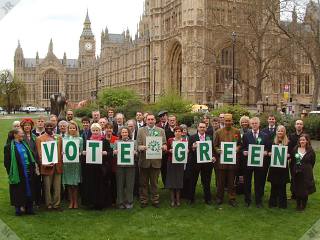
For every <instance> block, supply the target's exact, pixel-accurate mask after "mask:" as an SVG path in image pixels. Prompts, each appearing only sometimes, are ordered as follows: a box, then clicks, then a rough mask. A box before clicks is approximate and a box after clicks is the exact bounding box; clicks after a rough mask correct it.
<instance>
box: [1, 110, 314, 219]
mask: <svg viewBox="0 0 320 240" xmlns="http://www.w3.org/2000/svg"><path fill="white" fill-rule="evenodd" d="M156 117H158V119H159V121H158V122H156ZM81 125H82V126H81V127H79V126H78V123H77V122H76V121H75V119H74V115H73V111H72V110H68V111H67V112H66V118H65V119H64V120H58V118H57V116H55V115H50V117H49V119H48V118H47V117H44V116H40V117H38V118H37V119H35V120H33V119H31V118H25V119H22V120H21V122H19V121H15V122H13V124H12V130H11V131H10V132H9V134H8V139H7V143H6V145H5V147H4V166H5V168H6V170H7V173H8V178H9V191H10V201H11V205H12V206H14V207H15V214H16V215H17V216H21V215H22V214H34V212H35V211H34V208H35V207H36V208H39V207H40V206H41V205H44V206H45V208H46V209H47V210H56V211H61V210H62V208H61V200H63V199H66V201H68V203H69V206H68V208H69V209H77V208H79V205H80V203H81V205H83V206H86V207H88V208H90V209H91V208H92V209H96V210H101V209H104V208H108V207H112V206H114V207H117V208H119V209H131V208H133V207H134V198H135V197H137V199H138V200H139V202H140V206H141V208H145V207H147V206H148V205H149V203H150V202H151V205H152V206H153V207H155V208H159V206H160V205H159V203H160V195H159V184H158V182H159V177H160V175H161V179H162V182H163V186H164V188H166V189H169V190H170V205H171V206H172V207H179V206H180V205H181V199H184V200H185V201H186V202H187V203H188V204H190V205H192V204H194V203H195V202H196V198H195V192H196V187H197V183H198V178H199V176H200V178H201V184H202V187H203V198H204V202H205V204H209V205H210V204H213V197H212V195H213V194H212V188H215V189H216V194H215V198H214V200H215V204H217V205H218V206H219V205H221V204H223V202H224V195H225V193H227V195H228V203H229V204H230V205H231V206H232V207H236V206H237V205H238V202H237V200H236V199H237V195H239V194H243V195H244V201H245V206H246V207H250V206H251V205H252V185H254V187H253V189H254V201H255V205H256V207H257V208H262V207H263V202H264V201H263V198H264V194H265V186H266V182H267V181H268V182H270V184H271V192H270V197H269V201H268V206H269V207H270V208H272V207H279V208H287V185H288V184H290V192H291V196H290V197H291V199H295V200H296V208H297V210H298V211H303V210H304V209H305V208H306V206H307V201H308V196H309V195H310V194H312V193H314V192H315V191H316V189H315V182H314V176H313V167H314V165H315V160H316V155H315V151H314V150H313V149H312V146H311V142H310V137H309V136H308V134H306V133H305V132H304V129H303V121H302V120H297V121H296V123H295V131H294V132H292V133H290V134H289V133H287V131H286V128H285V127H284V126H283V125H277V123H276V118H275V116H273V115H269V117H268V126H267V127H266V128H264V129H261V127H260V119H259V118H258V117H253V118H251V119H250V118H249V117H247V116H242V117H241V119H240V129H238V128H236V127H234V122H233V116H232V115H231V114H229V113H225V114H220V115H219V116H216V117H213V118H212V116H210V115H204V116H203V119H202V121H200V122H199V123H198V124H197V131H196V133H195V134H192V135H190V134H189V133H188V127H187V126H186V125H185V124H183V123H181V124H178V122H177V117H176V116H175V115H169V114H168V112H167V111H161V112H159V113H158V114H157V116H155V115H154V114H152V113H143V112H137V113H136V118H135V119H129V120H127V121H125V116H124V115H123V114H122V113H115V111H114V109H109V110H108V112H107V116H105V117H102V116H101V115H100V112H99V111H93V112H92V118H91V119H90V118H88V117H84V118H82V119H81ZM148 136H158V137H161V138H162V146H161V149H162V158H161V159H148V158H147V157H146V151H147V146H146V139H147V137H148ZM70 139H73V140H77V141H79V143H80V144H79V153H80V162H78V163H76V162H75V163H64V162H63V155H64V154H65V153H64V152H63V148H62V146H63V141H64V140H65V141H66V140H70ZM88 140H95V141H101V142H102V152H101V154H102V164H100V165H98V164H88V163H86V155H87V151H86V150H87V148H86V145H87V141H88ZM48 141H56V142H57V146H58V161H57V163H54V164H50V165H47V164H42V159H43V157H42V154H43V151H42V149H41V145H42V143H43V142H48ZM201 141H211V142H212V155H213V158H212V162H207V163H198V161H197V148H198V147H199V144H198V143H199V142H201ZM118 142H133V143H134V164H133V165H129V166H121V165H118V164H117V154H118V153H119V151H118V149H117V143H118ZM173 142H187V143H188V160H187V163H186V164H174V163H173V162H172V154H173ZM222 142H236V146H237V147H236V149H237V157H236V158H237V163H236V164H234V165H226V164H223V163H221V161H220V154H221V151H222V150H221V143H222ZM250 144H258V145H264V154H263V155H264V156H263V166H262V167H252V166H248V165H247V161H248V151H249V145H250ZM272 145H281V146H288V156H287V159H288V164H287V167H286V168H275V167H272V166H270V158H271V148H272ZM213 172H214V175H215V182H214V183H213V184H212V183H211V180H212V175H213ZM252 179H253V180H254V181H252ZM252 183H253V184H252ZM212 185H214V186H212ZM80 200H81V202H79V201H80Z"/></svg>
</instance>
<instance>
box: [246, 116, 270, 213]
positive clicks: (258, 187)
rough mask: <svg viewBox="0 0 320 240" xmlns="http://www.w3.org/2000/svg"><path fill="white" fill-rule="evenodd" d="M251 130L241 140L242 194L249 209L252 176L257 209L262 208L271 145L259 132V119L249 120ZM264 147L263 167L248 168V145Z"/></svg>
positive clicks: (264, 135)
mask: <svg viewBox="0 0 320 240" xmlns="http://www.w3.org/2000/svg"><path fill="white" fill-rule="evenodd" d="M250 125H251V128H252V129H251V130H248V131H247V132H246V133H245V134H244V135H243V138H242V143H243V144H242V151H241V152H242V154H243V156H244V159H243V160H244V164H243V166H244V194H245V203H246V206H247V207H249V206H250V204H251V182H252V176H253V174H254V193H255V201H256V206H257V208H261V207H262V197H263V193H264V186H265V182H266V178H265V176H266V172H267V171H268V157H267V154H268V152H270V151H271V143H270V142H269V139H268V135H267V134H266V133H264V132H262V131H260V119H259V118H257V117H254V118H252V119H251V120H250ZM250 144H255V145H264V156H265V157H264V159H263V167H249V166H248V150H249V145H250Z"/></svg>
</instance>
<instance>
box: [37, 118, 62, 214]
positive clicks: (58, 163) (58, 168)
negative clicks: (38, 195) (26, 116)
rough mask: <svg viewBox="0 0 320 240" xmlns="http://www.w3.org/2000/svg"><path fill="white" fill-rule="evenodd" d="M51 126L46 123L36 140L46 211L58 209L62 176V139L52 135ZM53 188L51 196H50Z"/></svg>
mask: <svg viewBox="0 0 320 240" xmlns="http://www.w3.org/2000/svg"><path fill="white" fill-rule="evenodd" d="M53 127H54V126H53V124H52V123H51V122H46V123H45V125H44V129H45V133H44V134H42V135H41V136H39V137H38V138H37V140H36V145H37V151H38V155H39V161H40V163H41V165H40V173H41V175H42V177H43V183H44V194H45V203H46V207H47V209H48V210H50V209H55V210H59V209H60V191H61V174H62V151H61V149H62V139H61V137H60V136H58V135H55V134H54V133H53ZM51 187H52V188H53V196H52V195H51V192H52V189H51Z"/></svg>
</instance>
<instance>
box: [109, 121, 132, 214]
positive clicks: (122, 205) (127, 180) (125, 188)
mask: <svg viewBox="0 0 320 240" xmlns="http://www.w3.org/2000/svg"><path fill="white" fill-rule="evenodd" d="M126 143H127V144H126ZM135 152H136V146H135V144H134V140H131V132H130V130H129V128H127V127H122V128H121V129H120V132H119V140H118V141H117V142H116V145H115V150H114V151H113V153H114V154H115V155H118V156H117V170H116V179H117V181H116V182H117V206H118V208H119V209H131V208H133V187H134V179H135V171H136V170H135V166H134V154H135Z"/></svg>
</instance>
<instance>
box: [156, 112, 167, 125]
mask: <svg viewBox="0 0 320 240" xmlns="http://www.w3.org/2000/svg"><path fill="white" fill-rule="evenodd" d="M158 117H159V119H160V122H158V123H157V125H156V126H157V127H160V128H163V129H166V128H167V127H168V126H169V123H168V111H166V110H163V111H160V112H159V113H158Z"/></svg>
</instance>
